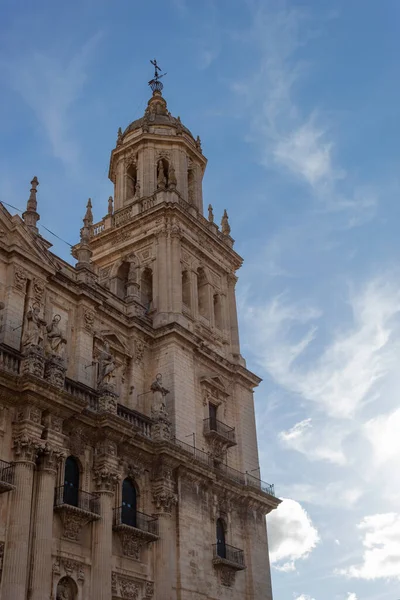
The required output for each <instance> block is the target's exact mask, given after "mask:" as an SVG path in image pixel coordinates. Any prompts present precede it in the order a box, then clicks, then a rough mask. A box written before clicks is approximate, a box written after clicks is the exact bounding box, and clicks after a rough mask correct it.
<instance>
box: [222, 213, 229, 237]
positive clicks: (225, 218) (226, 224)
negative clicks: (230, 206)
mask: <svg viewBox="0 0 400 600" xmlns="http://www.w3.org/2000/svg"><path fill="white" fill-rule="evenodd" d="M221 231H222V233H223V234H224V235H229V234H230V232H231V228H230V225H229V221H228V213H227V212H226V208H225V210H224V214H223V216H222V219H221Z"/></svg>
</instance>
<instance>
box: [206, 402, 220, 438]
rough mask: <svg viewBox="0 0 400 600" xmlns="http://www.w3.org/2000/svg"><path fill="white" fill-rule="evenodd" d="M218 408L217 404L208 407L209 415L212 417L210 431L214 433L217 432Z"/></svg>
mask: <svg viewBox="0 0 400 600" xmlns="http://www.w3.org/2000/svg"><path fill="white" fill-rule="evenodd" d="M217 408H218V407H217V406H215V404H209V405H208V414H209V417H210V429H211V430H212V431H216V430H217Z"/></svg>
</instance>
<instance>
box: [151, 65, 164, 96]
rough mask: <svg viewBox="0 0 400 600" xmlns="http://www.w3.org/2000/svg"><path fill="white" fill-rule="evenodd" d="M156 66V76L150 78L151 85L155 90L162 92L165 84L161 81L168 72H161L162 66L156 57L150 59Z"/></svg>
mask: <svg viewBox="0 0 400 600" xmlns="http://www.w3.org/2000/svg"><path fill="white" fill-rule="evenodd" d="M150 62H151V64H152V65H153V67H154V77H153V79H150V81H149V86H150V87H151V89H152V90H153V92H161V91H162V89H163V87H164V86H163V84H162V83H161V81H160V79H161V77H164V76H165V75H166V73H162V74H161V68H160V67H159V66H158V64H157V61H156V59H154V60H151V61H150Z"/></svg>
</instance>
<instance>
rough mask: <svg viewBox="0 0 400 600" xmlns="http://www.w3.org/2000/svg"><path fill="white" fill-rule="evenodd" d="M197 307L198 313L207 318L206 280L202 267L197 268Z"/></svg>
mask: <svg viewBox="0 0 400 600" xmlns="http://www.w3.org/2000/svg"><path fill="white" fill-rule="evenodd" d="M197 301H198V305H197V309H198V312H199V315H201V316H202V317H205V318H206V319H208V318H209V305H208V281H207V277H206V274H205V272H204V269H203V267H199V268H198V269H197Z"/></svg>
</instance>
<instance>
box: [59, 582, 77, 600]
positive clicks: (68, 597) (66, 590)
mask: <svg viewBox="0 0 400 600" xmlns="http://www.w3.org/2000/svg"><path fill="white" fill-rule="evenodd" d="M77 598H78V586H77V585H76V583H75V581H74V580H73V579H72V578H71V577H62V579H60V581H59V582H58V584H57V592H56V600H77Z"/></svg>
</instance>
